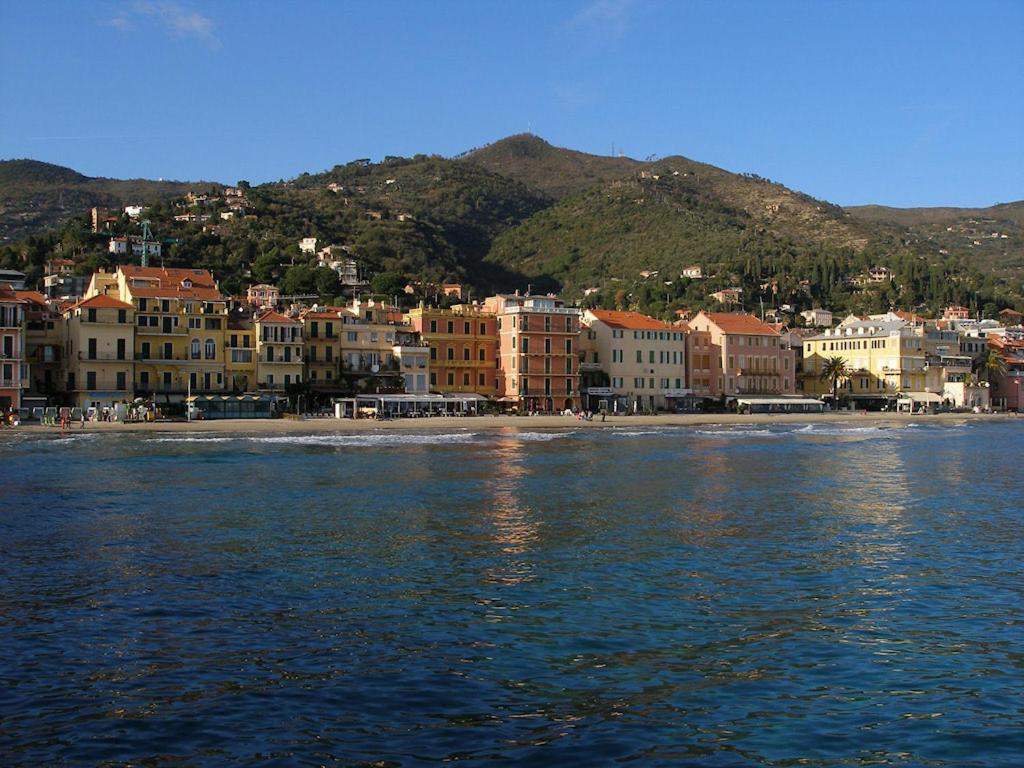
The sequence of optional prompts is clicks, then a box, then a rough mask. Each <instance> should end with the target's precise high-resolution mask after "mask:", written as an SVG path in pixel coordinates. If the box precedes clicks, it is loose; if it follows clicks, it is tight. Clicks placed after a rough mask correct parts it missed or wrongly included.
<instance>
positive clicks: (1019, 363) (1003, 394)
mask: <svg viewBox="0 0 1024 768" xmlns="http://www.w3.org/2000/svg"><path fill="white" fill-rule="evenodd" d="M989 344H990V346H991V348H992V349H995V350H997V351H998V352H999V356H1000V357H1001V358H1002V359H1003V364H1004V365H1005V366H1006V371H1005V373H1000V374H996V375H993V376H992V377H991V398H992V407H993V408H998V409H1000V410H1006V411H1016V412H1017V413H1020V411H1021V407H1022V406H1024V340H1022V339H1020V338H1014V339H1011V338H1005V337H1002V336H992V337H990V338H989Z"/></svg>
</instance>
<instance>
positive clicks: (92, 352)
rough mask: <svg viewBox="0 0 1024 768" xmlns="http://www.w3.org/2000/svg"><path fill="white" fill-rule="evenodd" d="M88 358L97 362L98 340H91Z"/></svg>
mask: <svg viewBox="0 0 1024 768" xmlns="http://www.w3.org/2000/svg"><path fill="white" fill-rule="evenodd" d="M7 338H9V337H7ZM88 357H89V359H90V360H95V359H96V339H89V354H88Z"/></svg>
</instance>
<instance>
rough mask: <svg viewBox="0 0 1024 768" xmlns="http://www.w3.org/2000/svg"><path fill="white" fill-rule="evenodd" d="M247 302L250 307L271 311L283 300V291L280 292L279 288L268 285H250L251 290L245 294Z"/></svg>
mask: <svg viewBox="0 0 1024 768" xmlns="http://www.w3.org/2000/svg"><path fill="white" fill-rule="evenodd" d="M245 300H246V301H247V302H248V303H249V306H250V307H256V308H257V309H270V308H272V307H276V306H277V304H278V302H279V301H280V300H281V291H279V290H278V288H277V286H274V285H268V284H267V283H259V284H258V285H250V286H249V289H248V290H247V291H246V292H245Z"/></svg>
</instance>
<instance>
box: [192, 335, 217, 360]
mask: <svg viewBox="0 0 1024 768" xmlns="http://www.w3.org/2000/svg"><path fill="white" fill-rule="evenodd" d="M197 343H198V342H197ZM216 356H217V345H216V344H214V343H213V339H207V340H206V359H207V360H213V359H214V358H215V357H216Z"/></svg>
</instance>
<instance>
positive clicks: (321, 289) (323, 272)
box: [313, 267, 341, 298]
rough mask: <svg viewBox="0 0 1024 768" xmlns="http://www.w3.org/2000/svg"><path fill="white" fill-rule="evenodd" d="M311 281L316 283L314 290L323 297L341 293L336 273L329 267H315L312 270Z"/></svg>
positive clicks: (339, 281)
mask: <svg viewBox="0 0 1024 768" xmlns="http://www.w3.org/2000/svg"><path fill="white" fill-rule="evenodd" d="M313 282H314V283H315V285H316V292H317V293H318V294H320V295H321V296H323V297H325V298H326V297H331V296H337V295H339V294H340V293H341V280H339V279H338V273H337V272H335V271H334V270H333V269H331V268H330V267H317V268H316V269H315V270H314V271H313Z"/></svg>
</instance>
